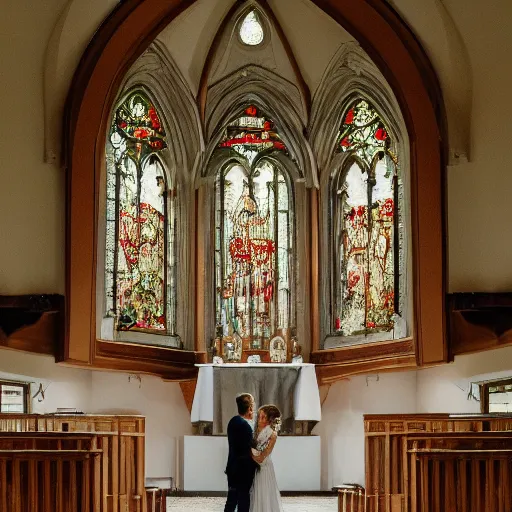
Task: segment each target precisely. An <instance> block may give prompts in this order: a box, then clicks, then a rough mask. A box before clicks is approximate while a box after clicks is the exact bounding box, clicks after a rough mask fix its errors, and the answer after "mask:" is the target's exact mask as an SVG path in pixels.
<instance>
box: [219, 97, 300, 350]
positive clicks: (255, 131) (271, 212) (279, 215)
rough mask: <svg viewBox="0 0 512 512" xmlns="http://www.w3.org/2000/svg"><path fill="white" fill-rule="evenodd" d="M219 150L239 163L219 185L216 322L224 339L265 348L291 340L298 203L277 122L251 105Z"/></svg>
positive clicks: (230, 166) (226, 170)
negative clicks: (283, 162) (281, 156)
mask: <svg viewBox="0 0 512 512" xmlns="http://www.w3.org/2000/svg"><path fill="white" fill-rule="evenodd" d="M220 147H221V148H230V149H232V150H234V151H235V152H236V153H237V154H238V155H240V156H241V157H243V158H241V159H239V160H238V162H237V163H233V162H231V163H230V164H228V165H226V166H224V167H223V168H222V169H220V171H219V172H218V174H217V180H216V203H215V204H216V208H215V210H216V213H215V214H216V217H215V227H216V230H215V233H216V238H215V269H216V274H215V280H216V322H217V329H219V328H220V329H222V334H223V337H224V341H227V342H229V341H230V340H233V341H236V340H238V339H240V338H241V340H242V344H243V346H244V347H247V348H253V349H258V348H261V349H268V348H269V342H270V340H271V339H272V338H273V337H274V336H277V335H279V336H282V337H284V338H285V339H287V338H288V337H289V334H290V332H289V331H290V325H291V323H292V322H293V319H292V316H293V314H292V308H293V306H292V300H293V290H292V288H293V279H292V275H293V271H292V267H293V207H292V205H293V198H292V190H291V184H290V179H289V176H288V174H287V172H286V171H285V170H284V169H282V168H281V167H280V166H279V165H278V164H276V163H275V162H276V160H275V159H272V157H271V156H272V154H274V153H275V152H286V147H285V145H284V143H283V142H282V141H281V139H280V137H279V135H278V133H277V131H276V130H275V129H274V125H273V122H272V121H271V120H269V119H267V118H265V117H264V116H262V115H259V112H258V110H257V108H256V107H254V106H249V107H248V108H247V109H246V110H245V113H244V115H243V116H242V117H240V118H239V119H237V120H236V121H235V122H233V123H231V124H230V125H229V126H228V128H227V131H226V134H225V138H224V140H223V141H222V142H221V143H220Z"/></svg>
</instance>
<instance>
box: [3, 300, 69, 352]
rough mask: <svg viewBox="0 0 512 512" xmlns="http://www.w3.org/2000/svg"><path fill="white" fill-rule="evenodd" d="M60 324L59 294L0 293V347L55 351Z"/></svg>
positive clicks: (58, 338) (62, 319)
mask: <svg viewBox="0 0 512 512" xmlns="http://www.w3.org/2000/svg"><path fill="white" fill-rule="evenodd" d="M63 328H64V297H63V296H62V295H15V296H10V295H9V296H7V295H1V296H0V347H5V348H11V349H15V350H23V351H25V352H34V353H36V354H48V355H55V353H56V351H57V347H58V346H59V344H60V342H61V339H62V335H63Z"/></svg>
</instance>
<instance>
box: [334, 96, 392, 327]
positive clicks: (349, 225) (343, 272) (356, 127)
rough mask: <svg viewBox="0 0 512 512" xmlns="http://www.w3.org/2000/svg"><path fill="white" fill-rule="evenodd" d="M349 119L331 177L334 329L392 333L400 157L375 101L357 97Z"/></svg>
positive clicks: (344, 123) (351, 107)
mask: <svg viewBox="0 0 512 512" xmlns="http://www.w3.org/2000/svg"><path fill="white" fill-rule="evenodd" d="M343 119H344V121H343V124H342V126H341V129H340V133H339V138H338V142H337V151H338V152H340V153H346V159H345V160H344V164H343V166H342V168H341V169H340V170H339V171H338V173H337V174H336V175H335V176H334V177H333V178H332V180H331V233H332V235H333V236H332V249H333V250H332V254H333V266H334V269H333V270H334V272H333V274H334V283H333V299H334V300H333V317H334V318H333V323H334V325H333V331H334V332H335V333H337V334H340V335H342V336H353V335H368V334H372V333H378V332H388V331H391V330H392V329H393V327H394V315H395V312H396V307H395V304H396V301H395V299H396V295H397V293H396V281H397V278H398V275H397V274H398V273H397V264H398V257H399V254H398V253H399V247H398V246H397V241H398V240H397V232H396V231H397V229H396V222H397V217H398V211H397V186H398V185H397V183H398V182H397V158H396V156H395V154H394V153H393V151H392V148H393V141H392V140H391V137H390V136H389V133H388V131H387V130H386V127H385V126H384V124H383V122H382V120H381V118H380V117H379V115H378V114H377V112H376V111H375V109H374V108H373V106H372V105H371V104H370V103H368V102H367V101H364V100H361V99H359V100H357V101H355V102H353V103H352V105H351V106H350V107H349V108H348V110H347V112H346V113H345V116H344V118H343Z"/></svg>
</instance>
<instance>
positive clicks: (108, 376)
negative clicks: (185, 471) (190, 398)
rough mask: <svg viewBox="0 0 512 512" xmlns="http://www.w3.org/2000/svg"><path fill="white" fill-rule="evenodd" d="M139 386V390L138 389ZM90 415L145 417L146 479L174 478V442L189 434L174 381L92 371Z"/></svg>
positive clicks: (182, 404) (178, 391) (188, 422)
mask: <svg viewBox="0 0 512 512" xmlns="http://www.w3.org/2000/svg"><path fill="white" fill-rule="evenodd" d="M139 385H140V387H139ZM91 399H92V405H91V412H93V413H112V414H123V413H132V414H133V413H136V414H142V415H144V416H146V478H168V477H173V478H175V477H176V474H175V461H176V442H177V439H179V438H180V437H182V436H184V435H190V434H191V433H192V427H191V424H190V414H189V412H188V410H187V407H186V405H185V400H184V399H183V395H182V393H181V389H180V386H179V384H178V383H176V382H164V381H163V380H162V379H160V378H158V377H152V376H149V375H142V376H141V382H140V383H139V382H138V381H137V380H136V379H133V378H132V379H131V381H130V382H129V381H128V375H127V374H124V373H112V372H92V394H91Z"/></svg>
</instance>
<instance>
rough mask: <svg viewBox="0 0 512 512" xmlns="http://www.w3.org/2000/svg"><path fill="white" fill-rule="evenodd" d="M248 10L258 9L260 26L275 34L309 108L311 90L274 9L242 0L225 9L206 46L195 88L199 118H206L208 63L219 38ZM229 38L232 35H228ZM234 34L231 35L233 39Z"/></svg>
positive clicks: (256, 1)
mask: <svg viewBox="0 0 512 512" xmlns="http://www.w3.org/2000/svg"><path fill="white" fill-rule="evenodd" d="M252 10H255V11H256V12H259V13H260V16H261V18H262V20H266V21H264V22H263V29H264V30H265V28H266V29H267V30H268V31H269V32H270V30H269V29H270V28H273V29H274V30H275V32H276V34H277V36H278V38H279V41H280V43H281V44H282V45H283V47H284V50H285V52H286V55H287V57H288V60H289V62H290V65H291V67H292V69H293V73H294V75H295V80H296V83H297V89H298V91H299V93H300V95H301V98H302V101H303V102H304V105H305V109H306V111H307V112H309V109H310V106H311V92H310V90H309V87H308V85H307V84H306V81H305V80H304V77H303V76H302V72H301V70H300V67H299V65H298V63H297V60H296V58H295V55H294V53H293V51H292V48H291V46H290V43H289V41H288V39H287V37H286V34H285V33H284V31H283V28H282V27H281V24H280V23H279V20H278V19H277V18H276V16H275V14H274V12H273V11H272V9H271V8H270V6H269V4H268V2H267V1H266V0H248V1H246V2H243V3H242V4H241V5H240V4H237V3H236V2H235V3H234V4H233V6H232V7H231V9H230V10H229V12H228V13H227V14H226V16H225V18H224V19H223V20H222V23H221V25H220V27H219V30H218V31H217V33H216V34H215V38H214V39H213V42H212V44H211V46H210V50H209V52H208V55H207V57H206V61H205V65H204V67H203V72H202V74H201V79H200V82H199V91H198V96H197V98H198V105H199V110H200V113H201V119H202V120H203V121H205V120H206V108H207V107H206V105H207V97H208V94H209V91H208V88H209V81H210V78H211V73H212V66H213V64H214V62H215V57H216V55H217V53H218V52H219V51H220V50H221V43H222V39H223V37H224V36H225V34H228V33H233V32H234V31H235V30H236V29H237V28H238V25H239V22H240V21H241V20H243V18H245V16H247V14H249V13H250V12H251V11H252ZM266 37H267V38H268V37H270V34H266ZM230 39H232V38H230ZM236 39H237V37H235V40H236Z"/></svg>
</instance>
